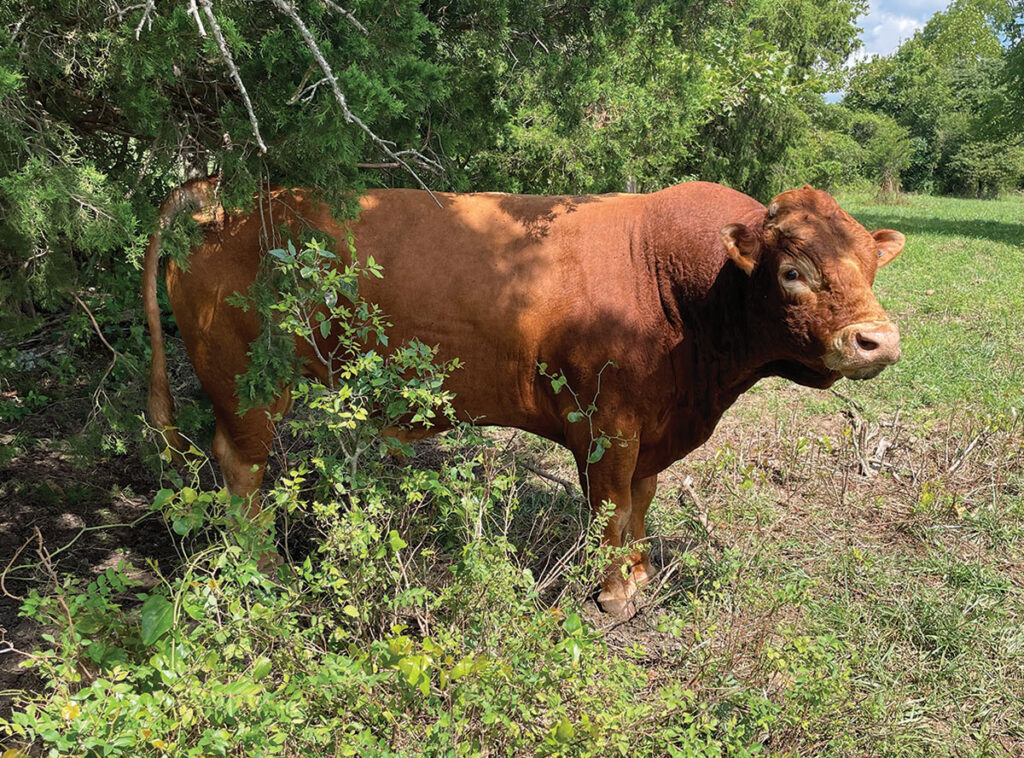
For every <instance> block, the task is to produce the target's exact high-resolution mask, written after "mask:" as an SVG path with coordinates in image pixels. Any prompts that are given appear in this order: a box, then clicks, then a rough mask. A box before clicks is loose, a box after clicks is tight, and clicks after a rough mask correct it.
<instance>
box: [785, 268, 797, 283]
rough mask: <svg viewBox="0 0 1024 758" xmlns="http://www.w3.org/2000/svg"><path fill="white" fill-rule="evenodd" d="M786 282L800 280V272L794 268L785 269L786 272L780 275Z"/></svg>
mask: <svg viewBox="0 0 1024 758" xmlns="http://www.w3.org/2000/svg"><path fill="white" fill-rule="evenodd" d="M782 276H783V277H784V278H785V279H786V281H787V282H795V281H796V280H797V279H799V278H800V272H799V271H797V270H796V269H795V268H789V269H786V272H785V273H784V274H783V275H782Z"/></svg>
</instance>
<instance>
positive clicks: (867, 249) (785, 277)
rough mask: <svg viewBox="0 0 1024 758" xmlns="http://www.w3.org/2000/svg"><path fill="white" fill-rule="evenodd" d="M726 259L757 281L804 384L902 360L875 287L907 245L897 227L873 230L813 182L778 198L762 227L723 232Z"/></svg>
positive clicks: (870, 373) (784, 353)
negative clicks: (878, 274) (878, 273)
mask: <svg viewBox="0 0 1024 758" xmlns="http://www.w3.org/2000/svg"><path fill="white" fill-rule="evenodd" d="M721 237H722V241H723V242H724V243H725V247H726V250H727V251H728V253H729V257H730V258H731V259H732V260H733V262H735V263H736V265H737V266H739V267H740V268H741V269H742V270H743V271H745V272H746V273H747V274H748V275H749V276H750V277H751V279H752V281H751V284H752V285H753V286H754V289H755V292H756V293H757V295H759V297H758V296H757V295H755V300H756V301H757V302H758V306H757V307H758V308H759V309H763V311H764V312H763V313H760V314H759V316H760V317H761V318H763V319H764V322H763V323H764V325H765V330H766V333H765V334H764V335H763V336H764V337H765V338H766V339H769V340H772V341H773V351H774V352H777V355H778V360H779V361H780V362H781V364H782V365H786V364H789V365H792V363H793V362H796V363H797V364H799V366H800V369H799V370H786V369H783V370H782V371H781V372H780V373H782V374H783V375H790V378H793V379H796V380H797V381H800V382H801V383H804V384H812V385H815V386H827V385H828V384H831V382H832V381H834V380H835V379H837V378H839V377H840V376H845V377H847V378H849V379H870V378H872V377H874V376H877V375H878V373H879V372H880V371H881V370H882V369H884V368H885V367H886V366H889V365H891V364H893V363H895V362H896V361H898V360H899V359H900V333H899V330H898V329H897V328H896V325H895V324H893V323H892V322H891V321H890V320H889V317H888V316H887V315H886V313H885V311H884V310H882V307H881V306H880V305H879V304H878V301H877V300H876V299H875V296H874V294H873V293H872V291H871V285H872V283H873V282H874V279H875V272H876V271H877V270H878V269H879V268H881V267H882V266H885V265H887V264H889V263H890V262H891V261H892V260H893V259H895V258H896V256H897V255H899V254H900V251H902V250H903V243H904V237H903V235H902V234H900V233H899V232H896V231H892V230H890V229H883V230H880V231H876V232H868V231H867V230H866V229H864V227H863V226H861V225H860V224H858V223H857V222H856V221H854V220H853V218H851V217H850V215H849V214H847V213H846V212H845V211H844V210H842V209H841V208H840V207H839V205H838V204H837V203H836V201H835V200H834V199H833V198H832V196H831V195H829V194H827V193H825V192H820V191H817V190H815V189H813V188H811V187H810V186H805V187H803V188H802V189H799V190H792V191H790V192H784V193H783V194H781V195H779V196H778V197H776V198H775V200H774V201H772V203H771V205H770V206H769V208H768V211H767V213H766V215H765V219H764V223H763V227H762V228H761V229H756V228H750V227H747V226H744V225H743V224H729V225H728V226H726V227H725V228H723V229H722V231H721Z"/></svg>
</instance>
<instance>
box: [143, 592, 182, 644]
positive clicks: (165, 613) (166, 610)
mask: <svg viewBox="0 0 1024 758" xmlns="http://www.w3.org/2000/svg"><path fill="white" fill-rule="evenodd" d="M173 624H174V605H173V604H172V603H171V602H170V601H169V600H168V599H167V598H165V597H164V596H163V595H150V596H149V597H148V598H146V602H144V603H143V604H142V644H143V645H152V644H153V643H154V642H156V641H157V640H158V639H160V637H162V636H163V635H164V633H166V632H167V630H168V629H170V628H171V626H173Z"/></svg>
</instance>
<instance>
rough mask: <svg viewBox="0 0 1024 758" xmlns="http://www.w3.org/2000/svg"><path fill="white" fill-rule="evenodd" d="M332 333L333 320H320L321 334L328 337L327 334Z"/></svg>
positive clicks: (325, 337)
mask: <svg viewBox="0 0 1024 758" xmlns="http://www.w3.org/2000/svg"><path fill="white" fill-rule="evenodd" d="M330 333H331V322H330V321H321V322H320V336H321V337H323V338H324V339H327V336H328V335H329V334H330Z"/></svg>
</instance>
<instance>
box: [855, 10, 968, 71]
mask: <svg viewBox="0 0 1024 758" xmlns="http://www.w3.org/2000/svg"><path fill="white" fill-rule="evenodd" d="M948 4H949V0H871V7H870V8H869V10H868V12H867V14H866V15H864V16H861V17H860V20H859V21H858V22H857V25H858V26H859V27H861V29H863V30H864V31H863V32H861V35H860V38H861V40H862V41H863V42H864V47H863V48H861V50H860V51H858V52H857V53H855V54H854V59H858V58H863V57H866V56H870V55H888V54H889V53H891V52H892V51H893V50H895V49H896V48H897V47H899V45H900V42H901V41H902V40H906V39H909V38H910V37H911V36H913V34H914V32H915V31H917V30H918V29H920V28H921V27H922V26H924V25H925V22H927V21H928V19H930V18H931V17H932V16H933V15H934V14H935V12H936V11H941V10H945V8H946V6H947V5H948Z"/></svg>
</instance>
